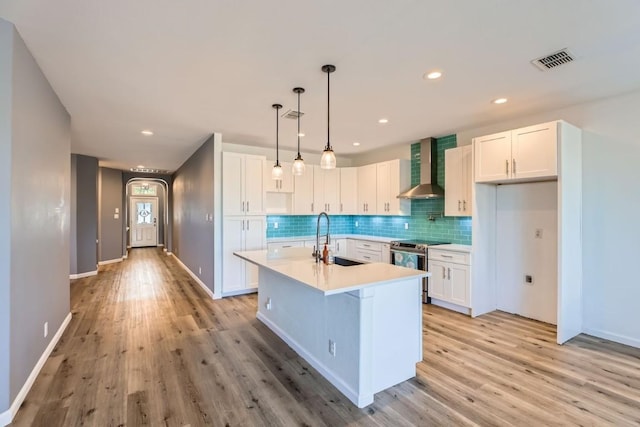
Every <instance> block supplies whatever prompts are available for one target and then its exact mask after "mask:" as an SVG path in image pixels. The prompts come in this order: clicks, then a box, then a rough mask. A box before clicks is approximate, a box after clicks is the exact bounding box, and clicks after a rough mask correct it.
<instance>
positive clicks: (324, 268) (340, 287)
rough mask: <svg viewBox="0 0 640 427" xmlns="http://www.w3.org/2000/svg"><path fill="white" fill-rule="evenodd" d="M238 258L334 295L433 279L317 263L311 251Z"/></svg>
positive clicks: (394, 269) (385, 267) (405, 271)
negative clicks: (404, 280) (411, 280)
mask: <svg viewBox="0 0 640 427" xmlns="http://www.w3.org/2000/svg"><path fill="white" fill-rule="evenodd" d="M234 254H235V255H236V256H239V257H240V258H242V259H244V260H246V261H248V262H250V263H253V264H255V265H258V266H260V267H265V268H267V269H269V270H271V271H273V272H275V273H278V274H281V275H283V276H285V277H288V278H290V279H293V280H295V281H296V282H299V283H302V284H303V285H306V286H309V287H311V288H314V289H316V290H318V291H319V292H322V293H323V294H324V295H334V294H340V293H344V292H351V291H357V290H361V289H366V288H370V287H374V286H379V285H384V284H388V283H391V282H394V281H397V280H402V279H410V278H421V277H429V276H431V273H429V272H427V271H421V270H414V269H411V268H405V267H400V266H396V265H392V264H386V263H381V262H372V263H366V264H362V265H354V266H349V267H345V266H341V265H337V264H329V265H326V264H323V263H321V262H320V263H316V262H315V260H314V259H313V257H312V256H311V249H310V248H287V249H284V250H283V249H279V250H275V251H268V250H258V251H242V252H234Z"/></svg>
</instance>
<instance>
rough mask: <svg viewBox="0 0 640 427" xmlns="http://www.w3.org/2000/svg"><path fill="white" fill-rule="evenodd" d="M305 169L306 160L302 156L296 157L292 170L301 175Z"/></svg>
mask: <svg viewBox="0 0 640 427" xmlns="http://www.w3.org/2000/svg"><path fill="white" fill-rule="evenodd" d="M304 170H305V165H304V160H302V157H296V159H295V160H294V161H293V166H292V167H291V172H292V173H293V174H294V175H296V176H300V175H302V174H303V173H304Z"/></svg>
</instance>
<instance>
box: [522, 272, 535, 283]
mask: <svg viewBox="0 0 640 427" xmlns="http://www.w3.org/2000/svg"><path fill="white" fill-rule="evenodd" d="M524 283H525V285H533V276H532V275H530V274H527V275H525V276H524Z"/></svg>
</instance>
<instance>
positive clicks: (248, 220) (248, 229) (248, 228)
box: [247, 220, 249, 231]
mask: <svg viewBox="0 0 640 427" xmlns="http://www.w3.org/2000/svg"><path fill="white" fill-rule="evenodd" d="M247 231H249V220H247Z"/></svg>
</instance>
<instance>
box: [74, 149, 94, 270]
mask: <svg viewBox="0 0 640 427" xmlns="http://www.w3.org/2000/svg"><path fill="white" fill-rule="evenodd" d="M97 238H98V159H96V158H95V157H89V156H83V155H80V154H72V155H71V274H82V273H88V272H91V271H96V265H97V264H98V249H97V245H96V239H97Z"/></svg>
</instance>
